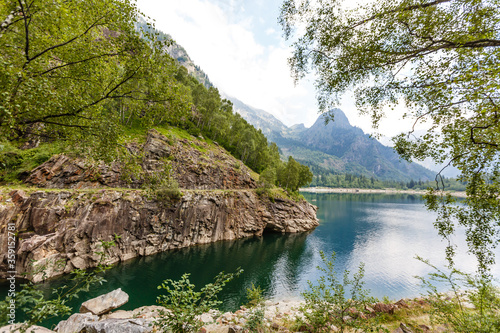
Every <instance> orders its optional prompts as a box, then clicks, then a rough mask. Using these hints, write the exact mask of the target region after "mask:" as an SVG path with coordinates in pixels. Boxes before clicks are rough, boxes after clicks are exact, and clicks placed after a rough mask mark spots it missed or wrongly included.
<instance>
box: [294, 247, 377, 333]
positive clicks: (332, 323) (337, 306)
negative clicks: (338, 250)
mask: <svg viewBox="0 0 500 333" xmlns="http://www.w3.org/2000/svg"><path fill="white" fill-rule="evenodd" d="M320 255H321V259H322V260H323V262H324V264H325V266H326V267H319V266H318V269H319V270H320V271H322V272H323V273H324V275H322V276H321V277H320V278H319V280H318V281H317V282H318V285H314V284H313V283H312V282H311V281H308V285H309V290H307V291H305V292H303V293H302V297H303V298H304V301H305V304H304V305H303V306H302V307H301V308H300V312H301V313H302V315H303V318H304V319H305V323H304V324H306V325H310V326H311V328H312V330H313V332H330V331H331V330H332V329H333V330H335V331H338V332H346V330H347V331H348V332H359V331H361V332H372V331H375V332H379V331H382V332H387V330H386V329H384V328H382V327H380V326H377V325H376V322H374V320H367V319H366V316H365V312H366V310H365V307H366V306H367V305H368V304H370V303H374V302H375V301H376V300H375V299H374V298H371V297H369V296H368V293H369V292H368V290H365V289H364V282H363V281H362V279H363V276H364V265H363V264H361V265H360V266H359V270H358V272H357V273H355V274H354V275H353V277H352V278H351V277H350V276H349V275H350V272H349V271H347V270H346V271H344V275H343V279H342V281H340V280H339V279H338V278H337V274H336V273H337V272H336V271H335V265H334V262H335V256H336V255H335V252H333V253H332V255H331V258H330V260H328V258H327V257H326V255H325V253H324V252H323V251H321V252H320ZM348 289H349V290H348ZM347 293H349V294H347ZM297 320H298V321H299V322H300V321H302V320H303V319H300V318H298V319H297ZM333 327H335V328H333Z"/></svg>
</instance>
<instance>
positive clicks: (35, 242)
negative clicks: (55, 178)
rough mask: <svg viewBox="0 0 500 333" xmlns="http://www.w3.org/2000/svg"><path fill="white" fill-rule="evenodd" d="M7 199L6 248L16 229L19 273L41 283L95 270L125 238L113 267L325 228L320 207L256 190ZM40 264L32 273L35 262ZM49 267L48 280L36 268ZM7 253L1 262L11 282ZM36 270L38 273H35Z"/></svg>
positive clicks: (2, 236) (17, 194)
mask: <svg viewBox="0 0 500 333" xmlns="http://www.w3.org/2000/svg"><path fill="white" fill-rule="evenodd" d="M9 196H10V198H9V197H7V196H4V198H2V199H0V246H1V248H2V249H7V244H8V233H7V224H8V223H9V222H13V223H15V229H16V231H17V233H18V239H17V242H16V255H17V260H16V265H17V266H16V271H17V274H18V275H19V276H20V275H21V274H22V273H24V272H31V273H34V274H31V275H28V276H29V278H30V279H31V280H33V281H41V280H42V279H43V278H44V277H46V278H49V277H53V276H57V275H61V274H64V273H68V272H70V271H72V270H73V269H74V268H81V269H85V268H89V267H95V266H96V265H97V264H98V262H99V259H100V256H99V255H98V253H97V252H100V251H102V247H101V241H110V240H113V239H115V235H116V236H119V237H120V238H119V239H117V241H116V246H115V247H112V248H110V249H109V250H108V260H109V262H117V261H124V260H127V259H131V258H134V257H137V256H146V255H150V254H154V253H157V252H161V251H165V250H169V249H176V248H181V247H186V246H190V245H195V244H203V243H210V242H216V241H221V240H232V239H239V238H243V237H250V236H254V235H255V236H260V235H262V233H263V232H264V231H265V230H270V231H274V232H283V233H284V232H292V233H293V232H302V231H306V230H310V229H313V228H314V227H316V226H317V225H318V221H317V218H316V207H315V206H313V205H311V204H309V203H307V202H305V201H303V202H299V203H297V202H293V201H289V200H283V199H276V200H275V202H271V201H269V199H267V198H266V199H261V198H259V197H258V196H257V194H256V193H255V192H254V191H252V190H238V191H220V190H219V191H185V193H184V195H183V197H182V198H181V199H180V200H178V201H176V202H157V201H154V200H149V199H147V198H146V197H145V196H144V194H143V191H140V190H121V191H118V190H112V189H108V190H104V189H102V190H94V191H90V192H89V191H74V190H73V191H48V192H42V191H38V192H34V193H32V194H31V195H27V194H26V193H24V192H23V191H21V190H15V191H12V192H11V193H10V195H9ZM32 262H33V267H31V263H32ZM37 267H38V268H40V267H45V276H44V275H43V274H42V273H37V272H36V268H37ZM7 268H8V267H7V252H6V251H2V254H1V257H0V278H3V277H6V275H5V274H6V273H5V272H7V271H9V269H7ZM33 269H35V271H33Z"/></svg>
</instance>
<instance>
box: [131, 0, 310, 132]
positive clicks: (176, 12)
mask: <svg viewBox="0 0 500 333" xmlns="http://www.w3.org/2000/svg"><path fill="white" fill-rule="evenodd" d="M138 4H139V7H140V8H141V10H143V11H144V12H145V14H147V15H149V16H151V17H152V18H155V19H156V26H157V28H158V29H160V30H162V31H164V32H166V33H169V34H170V35H172V36H173V38H174V39H175V40H176V41H177V42H178V43H179V44H181V45H182V46H183V47H184V48H185V49H186V50H187V52H188V54H189V55H190V57H191V58H192V59H193V61H194V62H195V63H196V64H198V65H199V66H200V67H201V68H202V69H203V70H204V71H205V72H206V73H207V75H208V76H209V77H210V80H211V81H212V82H214V84H215V85H216V86H217V87H218V88H219V89H221V90H222V91H224V92H225V93H227V94H228V95H231V96H235V97H237V98H238V99H240V100H242V101H243V102H245V103H247V104H249V105H251V106H254V107H257V108H260V109H263V110H266V111H268V112H271V113H273V114H274V115H275V116H277V117H278V118H279V119H280V120H282V121H283V122H285V123H286V124H287V125H293V124H294V123H296V122H305V121H308V120H309V119H310V118H311V116H310V114H311V110H315V103H316V102H315V97H314V92H311V91H310V89H306V88H305V86H303V85H299V86H298V87H294V84H293V80H292V78H291V77H290V70H289V68H288V64H287V58H288V57H289V55H290V54H291V50H290V49H289V48H288V47H287V46H285V44H284V43H281V45H276V46H264V45H262V44H260V43H258V42H257V41H256V36H255V34H254V32H253V31H252V30H251V27H252V21H253V20H252V18H251V17H242V18H240V19H239V21H236V22H235V16H236V15H233V16H231V15H232V14H234V11H235V10H236V9H234V6H235V4H233V5H232V6H229V7H226V8H225V9H223V8H221V7H219V6H217V5H216V4H214V3H212V2H209V1H203V0H183V1H175V2H171V1H168V2H167V1H157V0H140V1H139V2H138ZM231 7H233V8H231ZM241 12H242V11H241V10H240V13H241ZM267 32H268V33H276V30H275V29H274V27H270V28H268V29H267ZM315 113H316V112H315V111H313V115H314V118H316V116H317V115H316V114H315Z"/></svg>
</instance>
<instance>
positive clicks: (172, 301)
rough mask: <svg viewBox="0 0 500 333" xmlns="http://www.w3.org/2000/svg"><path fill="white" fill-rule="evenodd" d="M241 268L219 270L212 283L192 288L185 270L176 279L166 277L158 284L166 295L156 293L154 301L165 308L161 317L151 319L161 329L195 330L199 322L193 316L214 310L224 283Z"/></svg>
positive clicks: (186, 331)
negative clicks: (229, 270)
mask: <svg viewBox="0 0 500 333" xmlns="http://www.w3.org/2000/svg"><path fill="white" fill-rule="evenodd" d="M241 273H243V270H242V269H240V268H238V269H237V270H236V272H235V273H228V274H225V273H224V272H221V273H219V274H218V275H217V276H216V277H215V278H214V282H213V283H209V284H207V285H205V286H204V287H203V288H201V290H200V291H195V285H194V284H192V283H191V282H190V281H189V275H190V274H188V273H186V274H184V275H182V277H181V278H180V280H179V281H173V280H171V279H167V280H165V281H163V283H162V284H161V285H160V286H158V289H164V290H166V292H167V294H166V295H160V296H158V298H157V303H158V304H160V305H161V306H163V307H165V308H166V309H167V311H162V312H161V315H162V316H161V317H160V318H159V319H158V320H157V321H156V322H155V324H156V325H158V326H159V327H160V329H161V330H162V331H163V332H169V331H171V332H173V333H188V332H198V330H199V329H200V328H201V327H202V326H203V323H202V322H201V321H200V320H198V319H197V317H198V316H199V315H201V314H203V313H205V312H208V311H209V310H211V309H216V308H217V307H218V306H219V305H220V304H222V302H221V301H219V300H218V299H217V294H219V293H220V292H221V291H222V289H223V288H224V286H225V285H226V284H227V283H228V282H230V281H231V280H233V279H234V278H236V277H238V276H239V275H240V274H241Z"/></svg>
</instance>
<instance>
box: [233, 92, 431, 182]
mask: <svg viewBox="0 0 500 333" xmlns="http://www.w3.org/2000/svg"><path fill="white" fill-rule="evenodd" d="M230 100H231V101H233V104H234V108H235V111H236V112H238V113H240V114H241V115H242V117H243V118H245V119H246V120H247V121H248V122H249V123H251V124H252V125H254V126H255V127H256V128H259V129H261V130H262V132H263V133H264V134H265V135H266V136H267V138H268V139H269V140H270V141H273V142H276V143H277V144H278V146H279V147H280V149H281V151H282V153H283V155H284V156H285V157H286V156H293V157H294V158H295V159H296V160H298V161H300V162H301V163H305V164H307V165H309V166H311V167H312V168H313V169H321V170H325V171H330V172H334V173H352V174H358V175H364V176H367V177H372V176H374V177H376V178H378V179H381V180H397V181H409V180H410V179H421V180H430V179H433V178H434V176H435V173H434V172H432V171H430V170H428V169H426V168H424V167H422V166H420V165H418V164H416V163H408V162H406V161H402V160H400V159H399V156H398V155H397V154H396V153H395V152H394V150H393V149H392V148H390V147H387V146H384V145H382V144H381V143H380V142H378V141H377V140H375V139H373V138H371V137H370V136H369V135H367V134H365V133H364V132H363V131H362V130H361V129H360V128H358V127H354V126H352V125H351V124H350V123H349V120H348V119H347V117H346V116H345V114H344V112H342V110H340V109H335V110H332V111H331V114H333V116H334V121H330V122H328V124H325V118H324V116H323V115H321V116H319V117H318V119H317V120H316V122H315V123H314V125H313V126H311V127H310V128H306V127H305V126H304V124H297V125H294V126H292V127H287V126H286V125H285V124H283V123H282V122H281V121H279V120H278V119H276V118H275V117H274V116H272V115H271V114H269V113H267V112H266V111H264V110H259V109H255V108H252V107H249V106H247V105H245V104H244V103H242V102H241V101H239V100H237V99H235V98H231V97H230Z"/></svg>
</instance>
